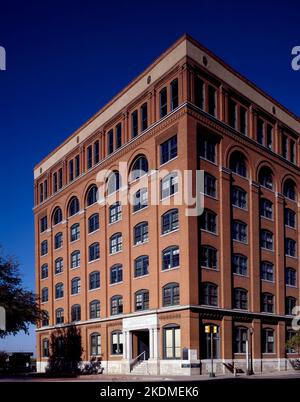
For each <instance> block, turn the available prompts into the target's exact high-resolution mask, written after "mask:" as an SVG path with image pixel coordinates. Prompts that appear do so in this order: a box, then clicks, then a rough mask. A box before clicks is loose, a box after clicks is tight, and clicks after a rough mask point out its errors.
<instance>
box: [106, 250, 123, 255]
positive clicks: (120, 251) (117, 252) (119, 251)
mask: <svg viewBox="0 0 300 402" xmlns="http://www.w3.org/2000/svg"><path fill="white" fill-rule="evenodd" d="M122 251H123V250H118V251H116V252H114V253H109V254H108V256H109V257H111V256H112V255H116V254H120V253H122Z"/></svg>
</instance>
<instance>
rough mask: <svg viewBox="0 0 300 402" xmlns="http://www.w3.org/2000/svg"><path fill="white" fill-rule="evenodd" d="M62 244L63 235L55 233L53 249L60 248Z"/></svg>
mask: <svg viewBox="0 0 300 402" xmlns="http://www.w3.org/2000/svg"><path fill="white" fill-rule="evenodd" d="M62 244H63V234H62V233H61V232H59V233H57V234H56V235H55V238H54V248H55V249H58V248H61V247H62Z"/></svg>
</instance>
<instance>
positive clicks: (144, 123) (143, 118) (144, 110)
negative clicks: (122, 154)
mask: <svg viewBox="0 0 300 402" xmlns="http://www.w3.org/2000/svg"><path fill="white" fill-rule="evenodd" d="M141 122H142V131H144V130H146V129H147V127H148V108H147V103H144V104H143V105H142V106H141Z"/></svg>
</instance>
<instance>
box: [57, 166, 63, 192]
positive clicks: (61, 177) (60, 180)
mask: <svg viewBox="0 0 300 402" xmlns="http://www.w3.org/2000/svg"><path fill="white" fill-rule="evenodd" d="M62 186H63V170H62V168H60V169H59V171H58V187H59V189H61V188H62Z"/></svg>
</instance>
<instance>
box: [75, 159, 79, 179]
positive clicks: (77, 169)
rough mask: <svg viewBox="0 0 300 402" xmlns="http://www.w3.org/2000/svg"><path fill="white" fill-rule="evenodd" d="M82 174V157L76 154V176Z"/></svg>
mask: <svg viewBox="0 0 300 402" xmlns="http://www.w3.org/2000/svg"><path fill="white" fill-rule="evenodd" d="M79 175H80V157H79V155H76V157H75V177H78V176H79Z"/></svg>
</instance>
